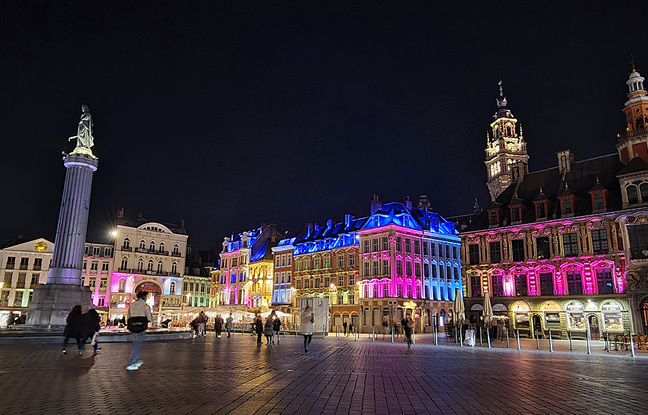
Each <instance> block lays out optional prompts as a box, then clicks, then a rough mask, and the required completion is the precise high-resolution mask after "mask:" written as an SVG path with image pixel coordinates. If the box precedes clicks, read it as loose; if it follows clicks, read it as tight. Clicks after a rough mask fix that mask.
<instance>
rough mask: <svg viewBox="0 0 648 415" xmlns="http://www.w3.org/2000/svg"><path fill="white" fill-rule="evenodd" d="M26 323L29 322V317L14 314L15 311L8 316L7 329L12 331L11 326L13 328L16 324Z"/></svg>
mask: <svg viewBox="0 0 648 415" xmlns="http://www.w3.org/2000/svg"><path fill="white" fill-rule="evenodd" d="M26 322H27V315H25V314H21V315H17V314H14V312H13V311H11V312H10V313H9V315H8V316H7V328H8V329H10V328H11V326H13V325H14V324H25V323H26Z"/></svg>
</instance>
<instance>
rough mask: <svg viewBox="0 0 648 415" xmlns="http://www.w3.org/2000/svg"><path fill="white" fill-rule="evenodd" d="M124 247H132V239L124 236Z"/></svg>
mask: <svg viewBox="0 0 648 415" xmlns="http://www.w3.org/2000/svg"><path fill="white" fill-rule="evenodd" d="M122 248H124V249H130V239H128V238H124V245H123V246H122Z"/></svg>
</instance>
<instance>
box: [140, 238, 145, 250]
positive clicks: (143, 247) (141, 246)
mask: <svg viewBox="0 0 648 415" xmlns="http://www.w3.org/2000/svg"><path fill="white" fill-rule="evenodd" d="M139 247H140V248H141V249H146V242H144V239H142V240H141V241H140V244H139Z"/></svg>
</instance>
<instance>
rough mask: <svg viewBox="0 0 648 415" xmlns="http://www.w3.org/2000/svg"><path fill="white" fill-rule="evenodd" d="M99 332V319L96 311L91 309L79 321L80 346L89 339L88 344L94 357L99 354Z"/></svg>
mask: <svg viewBox="0 0 648 415" xmlns="http://www.w3.org/2000/svg"><path fill="white" fill-rule="evenodd" d="M99 330H101V317H100V316H99V313H97V310H95V309H94V308H91V309H90V310H88V312H87V313H85V314H84V315H83V316H82V319H81V344H82V345H83V344H85V342H86V340H88V339H90V344H91V345H92V347H93V348H94V354H95V356H96V355H97V353H99V349H100V347H99V342H98V341H97V337H99Z"/></svg>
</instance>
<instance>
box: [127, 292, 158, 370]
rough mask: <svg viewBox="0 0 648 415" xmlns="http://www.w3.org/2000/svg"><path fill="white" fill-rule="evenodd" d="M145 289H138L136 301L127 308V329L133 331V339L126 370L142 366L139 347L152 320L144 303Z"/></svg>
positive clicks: (149, 311) (149, 310)
mask: <svg viewBox="0 0 648 415" xmlns="http://www.w3.org/2000/svg"><path fill="white" fill-rule="evenodd" d="M147 295H148V293H147V292H146V291H138V292H137V294H136V296H137V301H135V302H133V303H132V304H131V305H130V307H129V308H128V330H129V331H130V332H131V333H133V334H132V335H131V338H132V340H133V349H132V352H131V357H130V361H129V362H128V366H126V370H137V369H139V368H140V366H142V363H143V362H142V359H140V356H139V355H140V349H141V347H142V341H144V333H146V329H147V328H148V325H149V323H150V322H151V320H152V315H151V309H150V308H149V306H148V304H146V296H147Z"/></svg>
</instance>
